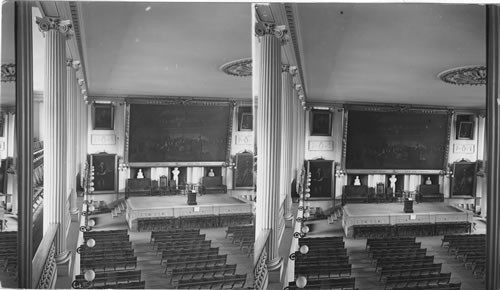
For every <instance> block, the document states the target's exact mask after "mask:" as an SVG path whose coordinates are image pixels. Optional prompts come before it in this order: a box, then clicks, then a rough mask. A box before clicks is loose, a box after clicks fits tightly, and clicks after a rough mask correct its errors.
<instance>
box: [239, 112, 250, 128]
mask: <svg viewBox="0 0 500 290" xmlns="http://www.w3.org/2000/svg"><path fill="white" fill-rule="evenodd" d="M239 128H240V131H253V116H252V113H242V114H241V118H240V120H239Z"/></svg>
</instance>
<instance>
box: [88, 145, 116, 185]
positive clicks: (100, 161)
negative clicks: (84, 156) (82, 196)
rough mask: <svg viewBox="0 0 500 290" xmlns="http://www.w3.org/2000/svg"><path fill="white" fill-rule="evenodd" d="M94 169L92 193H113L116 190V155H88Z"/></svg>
mask: <svg viewBox="0 0 500 290" xmlns="http://www.w3.org/2000/svg"><path fill="white" fill-rule="evenodd" d="M89 158H90V164H92V166H93V168H94V193H115V192H116V190H117V188H118V172H117V168H118V157H117V155H116V154H108V153H97V154H90V157H89Z"/></svg>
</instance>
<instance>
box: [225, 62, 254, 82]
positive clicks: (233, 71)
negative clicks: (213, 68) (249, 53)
mask: <svg viewBox="0 0 500 290" xmlns="http://www.w3.org/2000/svg"><path fill="white" fill-rule="evenodd" d="M220 69H221V70H222V71H223V72H224V73H226V74H228V75H231V76H235V77H249V76H251V75H252V59H251V58H243V59H238V60H233V61H230V62H228V63H226V64H223V65H222V66H221V67H220Z"/></svg>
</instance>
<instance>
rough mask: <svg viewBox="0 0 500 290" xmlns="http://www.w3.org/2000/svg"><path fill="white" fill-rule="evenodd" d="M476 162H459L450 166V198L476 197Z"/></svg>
mask: <svg viewBox="0 0 500 290" xmlns="http://www.w3.org/2000/svg"><path fill="white" fill-rule="evenodd" d="M477 166H478V165H477V162H469V161H459V162H454V163H453V164H452V172H453V175H452V180H451V188H450V197H451V198H453V197H458V198H463V197H467V198H473V197H475V196H476V182H477V178H476V173H477Z"/></svg>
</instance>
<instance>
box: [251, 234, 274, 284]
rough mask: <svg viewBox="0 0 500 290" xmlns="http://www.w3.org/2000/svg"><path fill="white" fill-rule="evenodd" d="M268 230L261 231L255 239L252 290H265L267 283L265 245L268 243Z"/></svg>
mask: <svg viewBox="0 0 500 290" xmlns="http://www.w3.org/2000/svg"><path fill="white" fill-rule="evenodd" d="M270 232H271V231H270V230H262V231H261V232H260V233H259V234H258V235H257V238H256V239H255V244H254V270H253V274H254V287H253V288H254V289H257V290H261V289H262V290H265V289H267V285H268V283H269V274H268V271H267V264H266V261H267V243H268V242H269V234H270Z"/></svg>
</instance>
